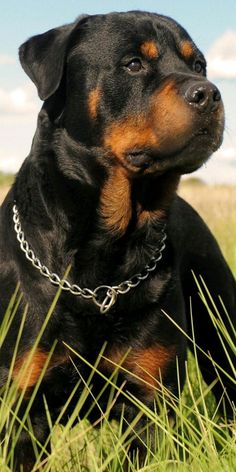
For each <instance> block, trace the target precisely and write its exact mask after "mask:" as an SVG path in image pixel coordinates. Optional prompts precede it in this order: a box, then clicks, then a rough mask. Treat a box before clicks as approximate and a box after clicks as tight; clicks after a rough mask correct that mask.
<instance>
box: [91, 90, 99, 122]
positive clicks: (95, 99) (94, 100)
mask: <svg viewBox="0 0 236 472" xmlns="http://www.w3.org/2000/svg"><path fill="white" fill-rule="evenodd" d="M100 98H101V91H100V90H99V88H98V87H97V88H95V89H93V90H91V92H89V97H88V110H89V116H90V117H91V118H92V120H96V118H97V114H98V106H99V101H100Z"/></svg>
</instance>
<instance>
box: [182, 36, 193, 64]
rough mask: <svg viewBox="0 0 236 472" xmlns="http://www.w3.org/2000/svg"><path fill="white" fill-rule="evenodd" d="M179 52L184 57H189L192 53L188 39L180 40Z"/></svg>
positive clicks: (191, 46)
mask: <svg viewBox="0 0 236 472" xmlns="http://www.w3.org/2000/svg"><path fill="white" fill-rule="evenodd" d="M180 52H181V54H182V56H184V57H185V58H186V59H189V58H190V57H191V56H192V55H193V53H194V47H193V45H192V43H191V42H190V41H188V40H185V41H181V43H180Z"/></svg>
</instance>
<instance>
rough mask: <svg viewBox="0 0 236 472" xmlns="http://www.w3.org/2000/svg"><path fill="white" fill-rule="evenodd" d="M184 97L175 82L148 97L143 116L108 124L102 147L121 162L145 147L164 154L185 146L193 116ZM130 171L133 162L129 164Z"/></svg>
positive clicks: (141, 114) (167, 84)
mask: <svg viewBox="0 0 236 472" xmlns="http://www.w3.org/2000/svg"><path fill="white" fill-rule="evenodd" d="M192 113H193V112H192V110H191V109H190V107H189V106H188V105H187V104H186V103H185V101H184V98H183V97H181V95H179V94H178V91H177V90H176V85H175V82H174V81H170V82H168V83H166V84H165V85H164V86H163V88H162V90H157V92H156V93H155V94H154V95H153V96H152V97H151V99H150V104H149V109H147V110H146V112H145V113H140V114H139V115H134V116H130V117H126V118H124V119H123V120H120V121H117V122H113V123H111V124H110V125H109V126H108V127H107V129H106V131H105V134H104V143H103V144H104V146H105V148H107V149H109V150H110V151H111V152H112V153H113V155H115V156H116V157H117V158H118V159H119V160H121V161H122V162H124V161H125V165H127V161H126V160H125V154H126V153H128V152H130V151H133V150H135V149H136V150H140V149H145V148H152V149H156V150H157V151H158V152H163V153H165V154H168V153H171V152H173V151H177V150H178V149H179V148H181V147H182V146H183V145H185V144H186V140H187V139H188V136H189V134H190V133H191V132H192V129H193V119H192V118H193V115H192ZM129 168H131V170H135V169H132V163H131V164H130V163H129Z"/></svg>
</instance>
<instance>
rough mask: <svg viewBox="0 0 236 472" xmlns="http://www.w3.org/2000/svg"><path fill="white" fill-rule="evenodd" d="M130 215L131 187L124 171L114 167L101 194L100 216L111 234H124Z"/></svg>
mask: <svg viewBox="0 0 236 472" xmlns="http://www.w3.org/2000/svg"><path fill="white" fill-rule="evenodd" d="M131 214H132V208H131V185H130V181H129V180H128V178H127V176H126V174H125V171H124V170H123V169H122V168H120V167H115V168H113V169H112V171H111V175H110V176H109V177H108V180H107V182H106V183H105V186H104V188H103V190H102V193H101V199H100V215H101V216H102V219H103V221H104V222H105V224H106V226H107V228H108V229H109V230H110V231H111V232H112V233H118V234H119V235H122V234H124V233H125V231H126V229H127V226H128V224H129V221H130V218H131Z"/></svg>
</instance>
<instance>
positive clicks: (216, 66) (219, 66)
mask: <svg viewBox="0 0 236 472" xmlns="http://www.w3.org/2000/svg"><path fill="white" fill-rule="evenodd" d="M206 57H207V62H208V76H209V77H210V78H212V79H216V78H217V79H236V31H226V32H225V33H224V34H223V35H222V36H220V37H219V38H218V39H217V40H216V41H215V42H214V43H213V44H212V46H211V48H210V49H209V50H208V52H207V54H206Z"/></svg>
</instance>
